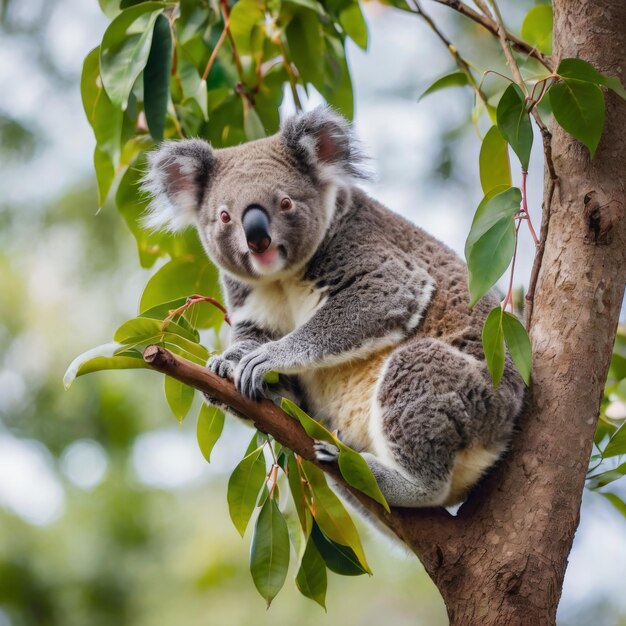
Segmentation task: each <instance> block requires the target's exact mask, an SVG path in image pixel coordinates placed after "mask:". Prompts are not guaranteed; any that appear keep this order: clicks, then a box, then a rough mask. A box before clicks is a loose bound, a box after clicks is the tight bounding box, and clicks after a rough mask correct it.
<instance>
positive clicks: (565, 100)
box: [548, 78, 604, 158]
mask: <svg viewBox="0 0 626 626" xmlns="http://www.w3.org/2000/svg"><path fill="white" fill-rule="evenodd" d="M548 97H549V98H550V104H551V106H552V112H553V113H554V117H555V118H556V121H557V122H558V123H559V125H560V126H561V127H562V128H564V129H565V130H566V131H567V132H568V133H569V134H570V135H573V136H574V137H575V138H576V139H578V140H579V141H580V142H582V143H583V144H584V145H585V146H587V148H588V149H589V152H590V154H591V158H593V156H594V154H595V152H596V148H597V147H598V143H600V137H601V136H602V130H603V128H604V94H603V93H602V91H601V89H600V87H598V86H597V85H594V84H593V83H589V82H586V81H582V80H578V79H575V78H564V79H563V80H561V81H559V82H558V83H556V84H555V85H552V87H551V88H550V91H549V92H548Z"/></svg>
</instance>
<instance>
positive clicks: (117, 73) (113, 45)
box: [100, 2, 167, 110]
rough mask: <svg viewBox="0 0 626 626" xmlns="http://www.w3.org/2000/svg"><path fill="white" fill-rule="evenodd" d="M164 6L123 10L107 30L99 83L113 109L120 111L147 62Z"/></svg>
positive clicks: (144, 5) (151, 4)
mask: <svg viewBox="0 0 626 626" xmlns="http://www.w3.org/2000/svg"><path fill="white" fill-rule="evenodd" d="M166 6H167V5H166V4H165V3H164V2H142V3H141V4H138V5H136V6H132V7H129V8H128V9H124V10H123V11H122V12H121V13H120V14H119V15H118V16H117V17H116V18H115V19H114V20H113V21H112V22H111V23H110V24H109V26H108V28H107V29H106V31H105V32H104V36H103V37H102V45H101V47H100V73H101V75H102V83H103V85H104V89H105V90H106V92H107V94H108V96H109V98H110V99H111V102H112V103H113V105H114V106H115V107H117V108H119V109H121V110H125V109H126V107H127V106H128V98H129V95H130V92H131V90H132V88H133V85H134V84H135V81H136V80H137V78H138V77H139V75H140V74H141V72H142V71H143V69H144V67H145V66H146V63H147V61H148V55H149V54H150V47H151V44H152V33H153V29H154V23H155V22H156V19H157V17H158V16H159V15H160V14H161V13H162V12H163V9H164V8H165V7H166Z"/></svg>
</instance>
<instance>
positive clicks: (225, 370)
mask: <svg viewBox="0 0 626 626" xmlns="http://www.w3.org/2000/svg"><path fill="white" fill-rule="evenodd" d="M206 366H207V367H208V368H209V369H210V370H211V371H212V372H215V373H216V374H217V375H218V376H220V377H221V378H228V380H232V379H233V375H234V372H235V366H236V363H234V362H233V361H231V360H230V359H226V358H224V356H223V355H221V354H216V355H214V356H212V357H211V358H210V359H209V361H208V363H207V364H206Z"/></svg>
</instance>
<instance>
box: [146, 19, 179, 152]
mask: <svg viewBox="0 0 626 626" xmlns="http://www.w3.org/2000/svg"><path fill="white" fill-rule="evenodd" d="M171 69H172V33H171V31H170V21H169V20H168V19H167V18H166V17H165V16H164V15H159V16H158V17H157V19H156V22H155V23H154V33H153V36H152V46H151V47H150V54H149V55H148V61H147V63H146V69H145V70H144V73H143V97H144V102H143V106H144V112H145V114H146V122H148V128H149V129H150V134H151V135H152V137H153V138H154V139H155V141H161V140H162V139H163V133H164V131H165V115H166V113H167V104H168V102H169V99H170V72H171Z"/></svg>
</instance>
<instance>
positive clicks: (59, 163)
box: [0, 0, 626, 626]
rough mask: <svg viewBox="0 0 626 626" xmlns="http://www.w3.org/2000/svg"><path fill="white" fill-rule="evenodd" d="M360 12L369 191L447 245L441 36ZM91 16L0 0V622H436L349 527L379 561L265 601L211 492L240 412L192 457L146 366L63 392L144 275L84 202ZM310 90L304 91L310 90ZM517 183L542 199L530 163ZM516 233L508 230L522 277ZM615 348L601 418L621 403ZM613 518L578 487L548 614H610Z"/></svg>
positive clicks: (455, 217)
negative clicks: (560, 577)
mask: <svg viewBox="0 0 626 626" xmlns="http://www.w3.org/2000/svg"><path fill="white" fill-rule="evenodd" d="M515 4H516V6H514V7H505V9H508V10H509V12H510V14H511V16H512V22H513V23H520V20H521V16H523V14H524V12H525V11H527V10H528V8H529V7H530V6H532V2H530V1H524V2H519V3H515ZM428 8H429V9H430V8H431V7H430V6H429V7H428ZM432 13H433V14H434V15H436V16H437V18H438V20H440V21H441V23H442V24H444V26H445V28H446V31H447V32H448V33H449V34H451V35H453V37H454V40H455V41H458V42H459V46H460V47H462V48H463V49H464V51H465V54H466V56H468V57H469V58H471V59H472V60H473V61H475V62H476V63H477V64H479V65H484V64H485V63H488V64H489V66H490V67H493V66H494V64H495V63H496V61H495V60H494V59H495V58H496V57H495V54H494V53H493V52H490V45H491V43H490V40H489V39H487V38H486V37H485V35H484V34H483V33H482V32H481V31H480V30H478V29H477V27H475V26H474V25H472V24H470V23H468V22H466V21H461V20H460V19H459V18H457V17H456V16H455V15H454V14H451V13H448V12H446V11H445V9H442V8H441V7H436V6H433V7H432ZM365 15H366V19H367V22H368V26H369V30H370V44H369V50H368V52H367V53H364V52H361V51H360V50H359V49H358V48H357V47H356V46H354V45H352V44H348V62H349V64H350V67H351V70H352V75H353V82H354V89H355V104H356V107H355V108H356V115H355V121H356V126H357V132H358V133H359V134H360V135H361V136H362V137H363V139H364V140H365V143H366V146H367V148H368V150H369V152H370V154H371V155H372V156H373V166H374V167H373V169H375V171H376V172H377V182H376V183H375V184H374V185H372V186H371V189H372V191H373V193H375V194H376V196H377V197H378V198H380V199H381V200H382V201H384V202H386V203H387V204H388V205H389V206H391V208H393V209H394V210H397V211H399V212H401V213H403V214H404V215H406V216H408V217H410V218H411V219H413V220H414V221H416V222H417V223H419V224H420V225H422V226H423V227H425V228H427V229H428V230H430V231H431V232H433V233H434V234H435V235H437V236H438V237H440V238H441V239H443V240H444V241H446V242H447V243H448V244H450V245H452V246H453V247H454V248H455V249H456V250H458V251H461V250H462V247H463V242H464V239H465V236H466V234H467V231H468V229H469V224H470V221H471V217H472V214H473V208H474V207H475V206H476V203H477V200H478V198H479V197H480V189H479V184H478V176H477V169H476V165H475V163H476V160H477V159H476V157H477V153H478V148H479V142H478V141H477V139H476V136H475V134H474V131H473V128H472V125H471V120H470V108H471V98H470V97H469V96H467V97H466V95H465V94H460V93H458V92H457V91H456V90H453V91H449V92H445V93H442V94H438V95H436V96H432V97H431V99H429V100H428V101H424V102H423V103H419V104H418V102H417V99H418V95H419V93H421V91H422V90H423V89H424V88H425V87H426V86H427V85H428V84H430V82H431V81H432V79H433V78H435V77H436V76H438V75H439V74H442V73H444V72H445V71H447V70H450V69H451V68H452V63H451V61H450V59H449V58H448V56H446V52H445V49H443V48H442V47H441V44H440V42H439V41H438V40H436V39H435V38H434V36H433V35H432V33H430V31H429V30H428V29H427V28H426V27H425V26H424V25H423V24H422V23H420V22H419V21H418V20H417V19H415V18H414V17H413V16H407V15H405V14H400V13H399V12H397V11H395V10H393V9H390V8H385V7H382V6H380V5H376V4H367V5H366V6H365ZM106 24H107V21H106V19H105V18H104V16H103V15H102V14H101V13H100V10H99V7H98V4H97V2H96V0H88V1H85V0H11V1H7V0H4V2H1V3H0V626H31V625H37V626H40V625H42V626H43V625H59V626H60V625H62V626H73V625H77V626H78V625H80V626H83V625H89V626H91V625H94V626H97V625H99V624H120V625H127V624H128V625H131V624H132V625H133V626H142V625H144V624H145V625H150V626H170V625H172V626H173V625H178V624H187V623H191V624H203V625H214V624H215V625H222V624H226V625H228V626H231V625H237V624H247V623H249V622H250V621H252V620H254V622H255V623H259V624H264V623H267V624H270V623H272V624H294V623H298V624H303V625H307V624H311V625H313V624H334V623H343V624H359V625H361V624H363V625H368V624H380V623H381V622H382V621H383V620H384V621H386V622H387V623H390V624H394V626H396V625H399V626H401V625H402V624H416V623H417V624H424V625H428V626H431V625H432V626H437V625H438V624H445V623H446V617H445V610H444V607H443V603H442V601H441V599H440V598H439V595H438V593H437V591H436V589H435V587H434V585H433V584H432V583H431V582H430V581H429V579H428V577H427V576H426V575H425V573H424V572H423V570H422V568H421V566H420V565H419V564H418V563H417V562H416V561H415V559H414V558H412V557H410V556H408V555H406V554H405V553H404V552H403V551H402V549H401V548H399V547H397V546H395V545H394V544H391V543H390V542H389V541H388V540H387V539H385V538H382V537H381V536H380V535H378V534H376V533H375V532H374V531H372V530H370V529H369V528H367V527H365V526H363V529H362V534H363V536H364V541H365V543H366V546H365V547H366V551H367V553H368V557H369V560H370V564H371V565H372V568H373V570H374V576H373V577H371V578H367V577H359V578H353V579H348V578H343V577H341V578H340V577H337V576H333V580H332V581H330V584H329V595H328V603H327V605H328V609H329V612H328V614H325V613H324V612H323V610H322V609H320V608H319V607H318V606H316V605H314V604H313V603H311V602H310V601H308V600H306V599H305V598H303V597H302V596H300V595H299V594H298V592H297V591H296V589H295V587H294V586H293V585H291V584H289V583H288V584H287V585H286V586H285V589H284V590H283V592H282V593H281V594H280V596H279V597H278V598H277V600H276V601H275V602H274V604H273V605H272V607H271V609H270V611H269V612H266V611H265V605H264V601H263V600H262V599H261V598H260V597H259V596H258V595H257V594H256V591H255V590H254V587H253V585H252V584H251V580H250V574H249V572H248V554H247V545H248V538H246V540H245V541H243V542H242V541H241V539H240V538H239V536H238V534H237V532H236V530H235V529H234V527H233V526H232V524H231V522H230V520H229V518H228V513H227V507H226V497H225V494H226V477H227V475H228V474H229V473H230V471H231V470H232V467H233V466H234V464H235V462H236V460H237V459H239V458H241V455H242V453H243V450H244V449H245V448H246V446H247V442H248V439H249V431H248V430H246V428H245V427H244V426H242V425H240V424H233V423H228V424H227V428H226V432H225V434H224V437H223V438H222V440H220V442H219V444H218V446H217V448H216V450H215V452H214V458H213V462H212V464H211V465H210V466H208V465H207V464H206V462H205V461H204V459H203V458H202V456H201V454H200V452H199V450H198V448H197V445H196V442H195V414H196V413H197V407H195V408H194V410H193V411H192V413H191V414H190V416H189V417H188V418H187V419H186V421H185V422H184V423H183V424H182V425H180V426H179V425H178V424H177V422H176V420H175V419H174V418H173V416H172V415H171V414H170V412H169V410H168V408H167V405H166V403H165V401H164V399H163V393H162V381H161V379H160V377H159V376H156V375H154V374H153V373H151V372H147V371H137V372H106V373H102V374H98V375H95V376H90V377H87V378H84V379H81V380H80V381H78V382H77V383H75V384H74V386H73V387H72V390H71V392H65V391H64V389H63V385H62V382H61V379H62V375H63V372H64V370H65V368H66V367H67V365H68V363H69V362H70V360H71V359H72V358H73V357H74V356H75V355H76V354H77V353H79V352H81V351H83V350H85V349H87V348H89V347H91V346H92V345H96V344H98V343H104V342H106V341H108V340H109V337H110V335H111V331H112V329H113V328H115V327H116V326H117V325H119V323H121V322H122V321H123V320H125V319H127V318H128V317H131V316H133V315H134V314H135V312H136V306H137V302H136V299H137V294H139V293H140V289H141V286H142V285H143V284H144V283H145V280H146V277H147V276H148V275H149V273H148V272H149V270H142V269H138V268H136V266H137V263H136V260H135V258H136V257H135V255H136V249H135V243H134V241H133V238H132V236H131V235H130V233H129V232H128V230H127V228H126V226H125V225H124V224H123V222H122V220H120V219H119V216H118V214H117V213H116V212H115V211H114V210H111V209H112V207H111V206H106V205H105V206H104V208H103V209H102V210H100V211H98V209H97V206H98V201H97V193H96V185H95V180H94V177H93V174H92V163H91V154H92V151H93V139H92V135H91V131H90V129H89V128H88V126H87V122H86V120H85V119H84V115H83V112H82V107H81V104H80V93H79V85H78V83H79V79H80V69H81V64H82V59H83V58H84V56H85V55H86V53H87V52H88V51H89V50H90V49H91V48H92V47H93V46H94V45H95V44H96V43H97V42H98V41H99V39H100V38H101V35H102V32H103V31H104V29H105V27H106ZM286 100H287V102H286V103H285V104H284V106H283V112H287V111H289V110H291V109H292V105H291V108H290V103H289V98H286ZM320 101H321V99H320V98H319V97H318V96H316V94H315V93H311V94H310V98H309V100H308V101H307V107H309V106H314V105H315V104H316V103H318V102H320ZM536 143H540V142H536ZM530 191H531V196H532V198H534V200H533V201H532V202H531V204H532V205H533V206H534V209H533V210H534V211H535V214H536V213H537V210H538V207H539V206H540V197H541V175H540V173H534V176H533V172H531V190H530ZM530 251H531V245H530V242H525V243H524V242H522V248H521V253H522V256H521V259H522V261H523V262H522V263H520V266H519V267H520V269H519V273H518V277H519V278H520V279H522V278H523V277H525V276H527V274H528V268H529V267H530V263H531V261H532V257H531V252H530ZM152 271H154V270H152ZM619 350H621V351H622V357H626V353H624V352H623V350H624V342H623V340H622V344H621V345H620V346H619ZM621 363H622V362H621V361H620V359H619V356H618V357H616V359H615V361H614V368H613V373H614V376H613V378H612V380H611V387H610V389H609V391H610V394H611V395H610V397H609V396H607V399H606V401H605V403H604V409H603V410H604V415H605V417H606V419H608V420H609V421H610V420H616V419H617V420H619V419H621V418H623V417H624V416H625V415H623V414H622V413H624V411H625V409H626V407H625V405H624V404H623V402H624V400H626V398H624V397H623V396H624V395H625V393H626V389H624V388H623V387H624V385H623V384H621V383H620V380H621V379H622V378H623V374H621V369H619V368H620V367H621ZM616 368H617V369H616ZM620 385H621V386H620ZM233 459H234V460H233ZM615 485H616V486H615ZM620 489H621V494H622V496H623V495H624V494H625V492H626V490H625V489H624V487H623V486H621V483H620V481H617V482H616V483H614V486H613V489H612V490H613V491H614V492H617V493H619V491H620ZM625 538H626V519H625V518H624V517H623V516H621V517H620V513H619V511H618V510H617V509H616V508H615V507H613V506H611V504H610V503H609V502H608V501H607V500H606V499H605V498H602V497H601V496H600V495H598V494H595V493H588V494H586V495H585V501H584V507H583V514H582V523H581V528H580V530H579V533H578V535H577V540H576V543H575V547H574V551H573V552H572V556H571V559H570V568H569V570H568V574H567V577H566V585H565V590H564V597H563V601H562V605H561V609H560V614H559V616H560V617H559V619H560V623H562V624H564V625H578V624H580V625H581V626H582V625H587V624H592V623H593V624H597V625H599V626H603V625H606V626H611V625H614V624H626V600H625V599H624V597H623V594H621V595H620V593H619V589H620V588H621V586H622V585H623V580H624V576H625V575H626V539H625ZM293 574H294V575H295V571H294V572H293Z"/></svg>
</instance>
